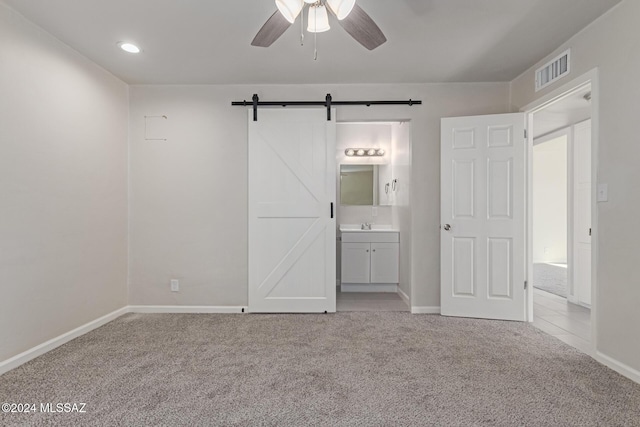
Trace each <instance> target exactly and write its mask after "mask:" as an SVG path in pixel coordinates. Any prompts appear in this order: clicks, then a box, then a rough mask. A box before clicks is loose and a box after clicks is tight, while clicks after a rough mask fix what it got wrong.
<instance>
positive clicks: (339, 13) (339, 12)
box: [327, 0, 356, 21]
mask: <svg viewBox="0 0 640 427" xmlns="http://www.w3.org/2000/svg"><path fill="white" fill-rule="evenodd" d="M327 4H328V5H329V7H330V8H331V10H332V11H333V13H335V15H336V17H337V18H338V19H339V20H340V21H342V20H343V19H344V18H346V17H347V16H349V14H350V13H351V11H352V10H353V6H355V4H356V0H327Z"/></svg>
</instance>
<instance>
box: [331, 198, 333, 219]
mask: <svg viewBox="0 0 640 427" xmlns="http://www.w3.org/2000/svg"><path fill="white" fill-rule="evenodd" d="M331 218H333V202H331Z"/></svg>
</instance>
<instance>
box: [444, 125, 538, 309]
mask: <svg viewBox="0 0 640 427" xmlns="http://www.w3.org/2000/svg"><path fill="white" fill-rule="evenodd" d="M524 123H525V117H524V114H523V113H516V114H501V115H492V116H478V117H456V118H445V119H442V127H441V130H442V139H441V143H442V147H441V161H442V165H441V185H442V187H441V220H442V225H441V239H440V248H441V312H442V314H443V315H445V316H462V317H477V318H487V319H504V320H519V321H524V320H525V147H526V145H525V138H524Z"/></svg>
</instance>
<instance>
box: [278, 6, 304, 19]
mask: <svg viewBox="0 0 640 427" xmlns="http://www.w3.org/2000/svg"><path fill="white" fill-rule="evenodd" d="M276 6H277V7H278V10H279V11H280V13H281V14H282V16H284V18H285V19H286V20H287V21H289V22H290V23H292V24H293V23H294V22H295V20H296V18H297V17H298V15H299V14H300V11H301V10H302V7H303V6H304V2H303V1H302V0H276Z"/></svg>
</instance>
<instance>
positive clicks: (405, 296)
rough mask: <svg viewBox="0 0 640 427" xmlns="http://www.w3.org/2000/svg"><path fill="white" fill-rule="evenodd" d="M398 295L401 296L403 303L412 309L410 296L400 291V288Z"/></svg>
mask: <svg viewBox="0 0 640 427" xmlns="http://www.w3.org/2000/svg"><path fill="white" fill-rule="evenodd" d="M398 295H400V298H402V301H404V302H405V304H407V305H408V306H409V307H411V300H410V298H409V295H407V294H406V293H405V292H404V291H403V290H402V289H400V286H398Z"/></svg>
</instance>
